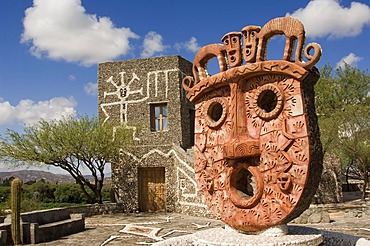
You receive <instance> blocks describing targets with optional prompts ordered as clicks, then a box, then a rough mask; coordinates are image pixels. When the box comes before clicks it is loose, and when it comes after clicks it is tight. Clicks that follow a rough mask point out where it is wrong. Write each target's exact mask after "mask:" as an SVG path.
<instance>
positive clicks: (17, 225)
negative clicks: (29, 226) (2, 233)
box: [10, 178, 21, 245]
mask: <svg viewBox="0 0 370 246" xmlns="http://www.w3.org/2000/svg"><path fill="white" fill-rule="evenodd" d="M10 190H11V194H10V196H11V209H12V225H11V228H12V238H13V243H14V245H20V244H21V180H20V179H18V178H15V179H14V180H13V181H12V184H11V187H10Z"/></svg>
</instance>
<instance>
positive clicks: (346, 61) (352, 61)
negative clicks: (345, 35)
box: [336, 53, 362, 68]
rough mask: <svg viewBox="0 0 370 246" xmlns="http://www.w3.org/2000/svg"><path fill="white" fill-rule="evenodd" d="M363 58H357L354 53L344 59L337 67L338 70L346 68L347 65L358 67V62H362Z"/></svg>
mask: <svg viewBox="0 0 370 246" xmlns="http://www.w3.org/2000/svg"><path fill="white" fill-rule="evenodd" d="M361 60H362V57H359V56H356V55H355V54H353V53H350V54H348V55H347V56H345V57H343V58H342V59H341V60H340V61H339V62H338V63H337V65H336V68H339V67H340V68H344V66H345V64H347V65H350V66H357V62H359V61H361Z"/></svg>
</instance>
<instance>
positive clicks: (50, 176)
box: [0, 170, 75, 184]
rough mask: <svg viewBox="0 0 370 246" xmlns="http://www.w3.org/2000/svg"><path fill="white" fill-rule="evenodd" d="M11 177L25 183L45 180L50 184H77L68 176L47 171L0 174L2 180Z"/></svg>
mask: <svg viewBox="0 0 370 246" xmlns="http://www.w3.org/2000/svg"><path fill="white" fill-rule="evenodd" d="M10 177H15V178H19V179H21V180H22V181H23V182H28V181H38V180H41V179H44V180H45V181H46V182H49V183H53V184H55V183H58V184H60V183H75V180H74V179H73V178H72V177H71V176H68V175H64V174H55V173H51V172H46V171H39V170H19V171H7V172H0V180H4V179H7V178H10Z"/></svg>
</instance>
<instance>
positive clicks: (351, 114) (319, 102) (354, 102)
mask: <svg viewBox="0 0 370 246" xmlns="http://www.w3.org/2000/svg"><path fill="white" fill-rule="evenodd" d="M315 91H316V106H317V114H318V117H319V125H320V131H321V141H322V143H323V149H324V153H326V152H327V153H330V154H335V155H337V156H338V157H339V158H340V160H341V164H342V167H343V169H347V170H350V171H351V173H352V174H353V175H352V176H354V177H357V178H359V179H361V180H363V181H364V187H363V190H362V192H363V193H362V198H363V199H364V198H365V190H366V186H367V185H368V183H369V172H370V156H369V155H370V145H369V142H370V123H369V122H370V75H369V73H368V72H367V71H361V70H359V69H358V68H354V67H351V66H349V65H345V66H344V68H337V69H335V70H334V69H333V68H332V67H330V66H328V65H326V66H324V67H323V68H322V69H321V78H320V80H319V82H318V84H317V86H316V88H315ZM346 173H348V172H346Z"/></svg>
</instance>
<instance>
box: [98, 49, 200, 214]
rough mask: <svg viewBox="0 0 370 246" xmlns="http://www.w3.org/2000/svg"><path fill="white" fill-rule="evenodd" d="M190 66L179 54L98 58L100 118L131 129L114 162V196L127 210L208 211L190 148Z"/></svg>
mask: <svg viewBox="0 0 370 246" xmlns="http://www.w3.org/2000/svg"><path fill="white" fill-rule="evenodd" d="M191 68H192V63H191V62H189V61H187V60H185V59H183V58H181V57H180V56H169V57H157V58H148V59H135V60H127V61H117V62H106V63H102V64H99V68H98V84H99V86H98V94H99V109H98V112H99V119H100V120H101V121H103V122H107V121H111V122H114V123H116V124H119V123H126V125H127V127H132V129H133V139H134V141H133V146H132V147H130V149H129V151H126V152H124V154H123V159H122V162H121V163H115V164H112V183H113V188H114V191H115V195H116V200H117V202H120V203H122V204H123V206H124V209H125V211H127V212H131V211H164V210H165V211H174V212H184V213H188V214H199V213H207V209H206V206H205V205H204V203H203V202H202V198H201V196H200V195H199V194H198V191H197V188H196V186H197V185H196V181H195V175H194V168H193V154H192V152H191V151H192V146H193V142H194V139H193V136H194V106H193V105H192V104H191V103H190V102H189V101H188V100H187V99H186V97H185V91H184V90H183V88H182V79H183V78H184V77H185V76H186V75H191V74H192V70H191Z"/></svg>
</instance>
